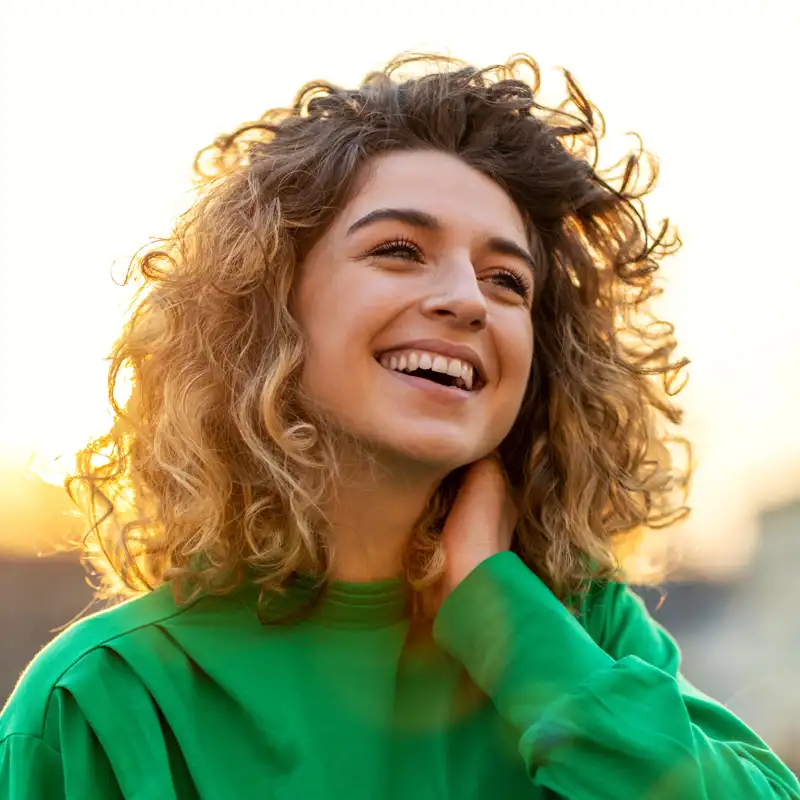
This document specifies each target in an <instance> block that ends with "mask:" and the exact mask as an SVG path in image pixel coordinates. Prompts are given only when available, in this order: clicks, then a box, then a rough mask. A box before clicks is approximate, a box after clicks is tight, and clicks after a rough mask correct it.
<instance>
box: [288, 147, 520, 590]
mask: <svg viewBox="0 0 800 800" xmlns="http://www.w3.org/2000/svg"><path fill="white" fill-rule="evenodd" d="M387 208H391V209H406V210H413V211H415V212H421V213H422V214H424V215H427V216H428V217H429V218H432V219H435V220H436V225H435V227H430V226H428V225H421V224H412V221H409V220H400V219H395V218H384V219H381V220H378V221H373V222H363V220H364V218H365V217H367V215H371V214H373V212H376V211H378V210H381V209H387ZM360 221H361V222H360ZM499 240H502V242H504V243H505V246H504V245H503V244H502V242H501V244H499V245H498V241H499ZM530 244H531V243H530V241H529V238H528V233H527V230H526V226H525V224H524V221H523V218H522V216H521V214H520V213H519V211H518V209H517V208H516V206H515V205H514V203H513V202H512V200H511V198H510V197H509V196H508V195H507V194H506V192H505V191H504V190H503V189H502V188H501V187H500V186H499V185H498V184H496V183H495V182H494V181H492V180H491V179H490V178H488V177H487V176H485V175H483V174H482V173H480V172H478V171H477V170H475V169H473V168H472V167H470V166H469V165H467V164H466V163H464V162H463V161H461V160H460V159H459V158H457V157H455V156H452V155H449V154H444V153H436V152H430V151H412V152H397V153H391V154H387V155H384V156H381V157H379V158H377V159H374V160H373V161H371V162H370V163H369V164H368V165H367V168H366V169H365V170H364V171H363V173H362V174H361V175H359V176H358V179H357V181H356V191H355V192H354V193H353V196H352V197H351V199H350V201H349V202H348V203H347V204H346V206H345V207H344V208H343V209H342V211H341V212H340V213H339V214H338V216H337V218H336V219H335V220H334V223H333V224H332V226H331V227H330V228H329V229H328V230H327V231H326V232H325V234H324V235H323V236H322V237H321V239H320V240H319V241H318V242H317V243H316V245H315V246H314V248H313V249H312V251H311V252H310V253H309V254H308V256H307V257H306V259H305V260H304V262H303V263H302V264H301V265H300V269H299V274H298V279H297V283H296V285H295V293H294V299H293V308H292V311H293V313H294V315H295V317H296V318H297V320H298V322H299V323H300V325H301V327H302V328H303V330H304V334H305V337H306V346H307V357H306V363H305V367H304V373H303V388H304V391H305V393H306V394H307V396H308V398H309V399H310V400H311V402H313V403H314V404H315V405H316V406H317V408H318V410H319V411H320V412H321V413H323V414H324V415H325V416H327V417H328V418H329V419H330V420H331V421H332V422H333V423H334V424H335V425H337V426H340V427H341V428H342V429H343V430H345V431H346V432H347V433H348V434H349V435H350V436H351V437H353V438H354V439H356V440H358V441H360V442H362V443H363V444H366V445H367V446H368V447H369V449H370V451H371V452H372V453H374V456H375V462H374V465H373V468H372V469H366V467H365V465H364V464H363V459H361V460H359V458H358V455H357V454H356V453H353V454H352V459H350V458H349V456H350V455H351V454H348V453H347V452H343V453H342V457H343V461H344V462H345V464H346V465H347V478H346V480H344V481H343V482H342V486H340V487H338V492H337V498H336V499H335V500H334V501H332V503H331V506H330V507H329V508H327V509H325V510H326V513H327V515H328V518H329V520H330V522H331V527H332V536H333V541H334V547H335V552H336V558H335V561H334V569H333V573H334V577H335V578H339V579H343V580H379V579H381V578H386V577H390V576H394V575H397V574H399V572H400V571H401V568H402V567H401V563H400V556H401V553H402V551H403V548H404V545H405V543H406V541H407V540H408V537H409V536H410V535H411V531H412V529H413V525H414V523H415V521H416V519H417V518H418V517H419V515H420V513H421V512H422V510H423V508H424V506H425V503H426V502H427V500H428V499H429V497H430V496H431V494H432V492H434V491H435V490H436V487H437V486H438V485H439V483H440V482H441V480H442V478H444V477H445V476H446V475H447V474H448V473H449V472H451V471H452V470H453V469H456V468H458V467H462V466H464V465H467V464H473V467H472V468H471V469H470V470H469V472H468V473H467V476H466V478H465V480H464V483H463V484H462V489H461V492H460V494H459V497H458V500H457V502H456V504H455V505H454V507H453V509H452V511H451V513H450V516H449V519H448V524H447V530H446V531H445V537H444V542H445V549H446V553H447V563H448V575H447V577H446V580H445V582H444V584H443V594H446V592H447V591H449V590H450V589H451V588H452V587H453V586H454V585H457V583H458V582H459V581H460V580H461V579H463V577H464V575H465V574H468V572H469V571H471V569H472V568H474V566H477V563H480V561H482V560H483V559H484V558H487V557H488V556H489V555H492V554H493V553H494V552H498V551H499V550H502V549H507V547H508V546H509V543H510V536H511V531H512V530H513V522H511V526H510V528H509V520H511V518H512V516H513V511H512V510H511V509H510V507H509V505H508V503H509V499H508V493H507V489H506V482H505V479H504V476H503V472H502V466H501V465H500V463H499V460H498V459H496V458H494V457H493V456H492V453H493V452H494V451H495V449H496V448H497V446H498V445H499V444H500V443H501V442H502V440H503V439H504V438H505V436H506V435H507V434H508V432H509V430H510V428H511V426H512V425H513V423H514V420H515V418H516V416H517V414H518V413H519V408H520V405H521V403H522V399H523V396H524V392H525V388H526V386H527V382H528V377H529V373H530V369H531V361H532V355H533V329H532V321H531V313H530V308H531V302H532V291H533V289H532V287H533V275H532V269H531V266H530V264H529V263H528V259H529V258H530V256H529V254H530V252H531V251H530ZM514 248H516V249H517V251H518V252H517V253H515V252H514ZM526 254H528V255H526ZM417 339H439V340H445V341H447V342H451V343H456V344H466V345H468V346H470V347H471V348H473V350H474V351H475V352H476V353H477V354H478V355H479V357H480V359H481V361H482V363H483V367H484V377H485V380H486V384H485V386H483V388H481V389H480V391H478V392H474V393H472V394H471V395H470V396H469V397H468V398H467V399H466V401H464V402H452V401H446V400H443V399H442V398H441V397H434V396H432V395H431V394H430V393H429V392H425V391H421V390H420V389H419V388H416V387H413V386H410V385H409V384H408V383H407V382H405V381H403V380H401V379H398V377H397V375H395V374H393V373H391V372H390V371H388V370H387V369H386V368H384V367H382V366H381V365H380V364H379V363H378V361H377V360H376V354H379V353H381V352H383V351H386V350H390V349H392V348H395V347H397V346H398V345H400V344H403V343H406V342H408V341H413V340H417ZM487 456H488V458H487ZM375 467H377V469H376V468H375ZM376 530H379V531H380V532H381V535H380V536H375V531H376Z"/></svg>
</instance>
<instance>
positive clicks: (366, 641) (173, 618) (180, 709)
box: [0, 553, 800, 800]
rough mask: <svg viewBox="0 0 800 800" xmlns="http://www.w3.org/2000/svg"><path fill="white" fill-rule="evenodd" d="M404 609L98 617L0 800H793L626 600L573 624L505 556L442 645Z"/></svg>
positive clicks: (785, 777)
mask: <svg viewBox="0 0 800 800" xmlns="http://www.w3.org/2000/svg"><path fill="white" fill-rule="evenodd" d="M311 591H312V587H311V585H310V583H309V582H308V581H304V580H300V581H299V582H298V583H297V585H296V586H294V587H293V589H292V590H291V593H290V598H289V600H290V604H291V603H293V602H295V601H296V600H297V599H302V598H303V597H306V596H308V593H309V592H311ZM407 601H408V597H407V594H406V591H405V589H404V587H403V585H402V583H401V582H399V581H387V582H381V583H374V584H352V583H337V584H335V585H334V587H333V589H332V591H331V593H330V595H329V596H328V598H327V599H326V600H325V602H324V604H323V606H322V607H321V608H320V609H319V610H318V611H317V612H315V614H314V616H313V617H312V618H311V619H309V620H305V621H301V622H295V623H293V624H291V625H288V626H284V627H278V628H276V627H265V626H264V625H263V624H262V623H261V622H260V621H259V619H258V617H257V614H256V609H255V602H256V595H255V592H254V590H253V588H252V587H247V588H244V589H242V590H240V591H238V592H237V593H236V594H235V595H233V596H231V597H226V598H222V597H204V598H201V599H199V600H197V601H195V602H193V603H192V604H190V605H188V606H183V607H179V606H176V605H175V603H174V601H173V599H172V594H171V592H170V589H169V587H168V586H165V587H161V588H160V589H158V590H156V591H155V592H153V593H151V594H149V595H147V596H145V597H141V598H138V599H136V600H132V601H130V602H128V603H125V604H124V605H121V606H118V607H116V608H114V609H110V610H108V611H104V612H102V613H99V614H96V615H94V616H92V617H89V618H87V619H85V620H83V621H82V622H79V623H77V624H76V625H74V626H72V627H71V628H70V629H69V630H68V631H66V632H65V633H63V634H61V635H60V636H59V637H57V638H56V639H55V640H54V641H53V642H52V643H51V644H50V645H48V647H46V648H45V649H44V650H43V651H42V652H41V653H40V654H39V655H38V656H37V657H36V658H35V659H34V661H33V662H32V664H31V665H30V666H29V668H28V669H27V671H26V672H25V674H24V675H23V677H22V679H21V680H20V683H19V685H18V686H17V689H16V691H15V692H14V694H13V695H12V697H11V699H10V701H9V702H8V704H7V705H6V707H5V709H4V710H3V712H2V715H0V797H2V798H7V799H8V800H22V798H25V800H58V798H76V800H77V799H78V798H79V799H80V800H91V799H92V798H103V800H109V799H110V798H127V799H128V800H130V799H131V798H135V800H156V799H158V800H167V799H168V798H169V799H172V798H179V799H180V800H187V799H188V798H204V800H228V798H259V799H260V800H263V799H264V798H292V800H297V798H313V799H314V800H324V799H325V798H337V800H338V799H339V798H353V799H354V800H359V799H361V798H363V799H364V800H367V799H369V800H377V799H378V798H381V799H382V798H403V799H404V800H405V799H406V798H414V800H433V798H437V800H445V799H446V798H458V799H459V800H463V799H465V798H475V799H476V800H477V799H478V798H480V799H481V800H485V799H486V798H503V800H512V799H513V798H527V799H528V800H530V799H531V798H553V797H561V798H569V800H589V799H591V800H597V799H598V798H609V800H612V798H613V800H667V799H668V798H669V799H672V798H675V800H689V799H690V798H714V799H715V800H717V799H718V800H738V799H739V798H741V799H742V800H745V798H746V799H747V800H754V798H800V786H798V783H797V781H796V779H795V778H794V776H793V775H792V774H791V773H790V772H789V771H788V770H787V769H786V767H784V766H783V765H782V764H781V762H780V761H779V760H778V759H777V758H776V757H775V755H773V753H772V752H771V751H770V750H769V749H768V748H767V746H766V745H765V744H764V743H763V742H762V741H761V740H760V739H759V738H757V737H756V736H755V735H754V734H753V733H752V732H751V731H750V730H749V729H748V728H747V727H746V726H745V725H744V724H743V723H742V722H740V721H739V720H738V719H736V717H734V716H733V715H732V714H731V713H730V712H729V711H727V710H726V709H725V708H724V707H723V706H721V705H719V704H718V703H716V702H714V701H713V700H711V699H709V698H708V697H706V696H705V695H703V694H702V693H700V692H699V691H697V690H696V689H694V688H693V687H691V686H690V685H689V684H688V683H687V682H686V681H685V680H684V679H683V678H682V677H681V676H680V675H679V673H678V661H679V654H678V650H677V647H676V645H675V643H674V642H673V640H672V639H671V638H670V637H669V636H668V635H667V634H666V633H665V632H664V631H663V630H662V629H661V628H660V627H659V626H658V625H656V623H654V622H653V621H652V620H651V619H650V618H649V617H648V615H647V612H646V611H645V609H644V606H643V604H642V603H641V601H640V600H639V599H638V598H637V597H636V596H635V595H634V594H632V593H631V592H630V591H629V590H628V589H627V588H626V587H625V586H623V585H620V584H608V585H603V586H601V585H595V586H593V587H592V591H591V593H590V595H589V597H588V599H587V602H586V605H585V608H584V612H583V614H582V616H581V617H580V618H579V619H578V618H575V617H574V616H572V615H570V614H569V613H568V612H567V611H566V610H565V609H564V608H563V607H562V606H561V604H559V603H558V602H557V601H556V600H555V598H554V597H553V595H552V594H551V593H550V592H549V591H548V589H547V588H546V587H545V586H544V584H543V583H542V582H541V581H540V580H539V579H538V578H537V577H536V576H535V575H534V574H533V573H532V572H531V571H530V570H528V569H527V568H526V567H525V566H524V564H523V563H522V562H521V561H520V560H519V559H518V558H517V557H516V556H515V555H513V554H511V553H502V554H499V555H497V556H493V557H492V558H490V559H489V560H487V561H485V562H484V563H483V564H482V565H481V566H480V567H478V568H477V569H476V570H475V571H474V572H473V573H472V574H471V575H470V576H469V577H468V578H467V579H466V580H465V581H464V582H462V583H461V585H460V586H458V587H457V588H456V589H455V591H454V592H453V593H452V594H451V595H450V596H449V597H448V598H447V600H446V601H445V603H444V605H443V606H442V609H441V611H440V612H439V615H438V617H437V619H436V621H435V624H434V626H433V627H432V628H431V627H430V626H427V627H426V626H423V625H418V624H413V625H412V624H411V623H410V622H409V618H408V614H407V608H408V602H407Z"/></svg>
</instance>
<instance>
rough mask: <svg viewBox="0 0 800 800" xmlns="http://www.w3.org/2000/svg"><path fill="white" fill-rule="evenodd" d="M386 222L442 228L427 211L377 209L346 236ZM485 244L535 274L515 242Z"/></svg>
mask: <svg viewBox="0 0 800 800" xmlns="http://www.w3.org/2000/svg"><path fill="white" fill-rule="evenodd" d="M386 220H391V221H393V222H402V223H404V224H406V225H410V226H411V227H413V228H424V229H425V230H429V231H440V230H441V229H442V228H443V227H444V226H443V225H442V223H441V222H440V221H439V220H438V219H437V218H436V217H434V216H433V214H429V213H428V212H427V211H420V210H419V209H417V208H378V209H375V211H370V212H369V214H365V215H364V216H363V217H361V218H360V219H358V220H356V221H355V222H354V223H353V224H352V225H351V226H350V227H349V228H348V229H347V234H346V236H350V235H352V234H354V233H355V232H356V231H360V230H361V229H362V228H366V227H367V226H368V225H374V224H375V223H376V222H384V221H386ZM486 244H487V245H488V248H489V250H491V251H492V252H493V253H498V254H500V255H504V256H511V257H512V258H518V259H519V260H520V261H523V262H524V263H525V264H526V265H527V266H528V267H529V268H530V271H531V272H532V273H534V275H535V274H536V261H535V260H534V258H533V256H532V255H531V254H530V253H529V252H528V251H527V250H526V249H525V248H524V247H520V246H519V245H518V244H517V243H516V242H513V241H511V239H506V238H505V237H504V236H492V237H490V238H489V240H488V241H487V242H486Z"/></svg>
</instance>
